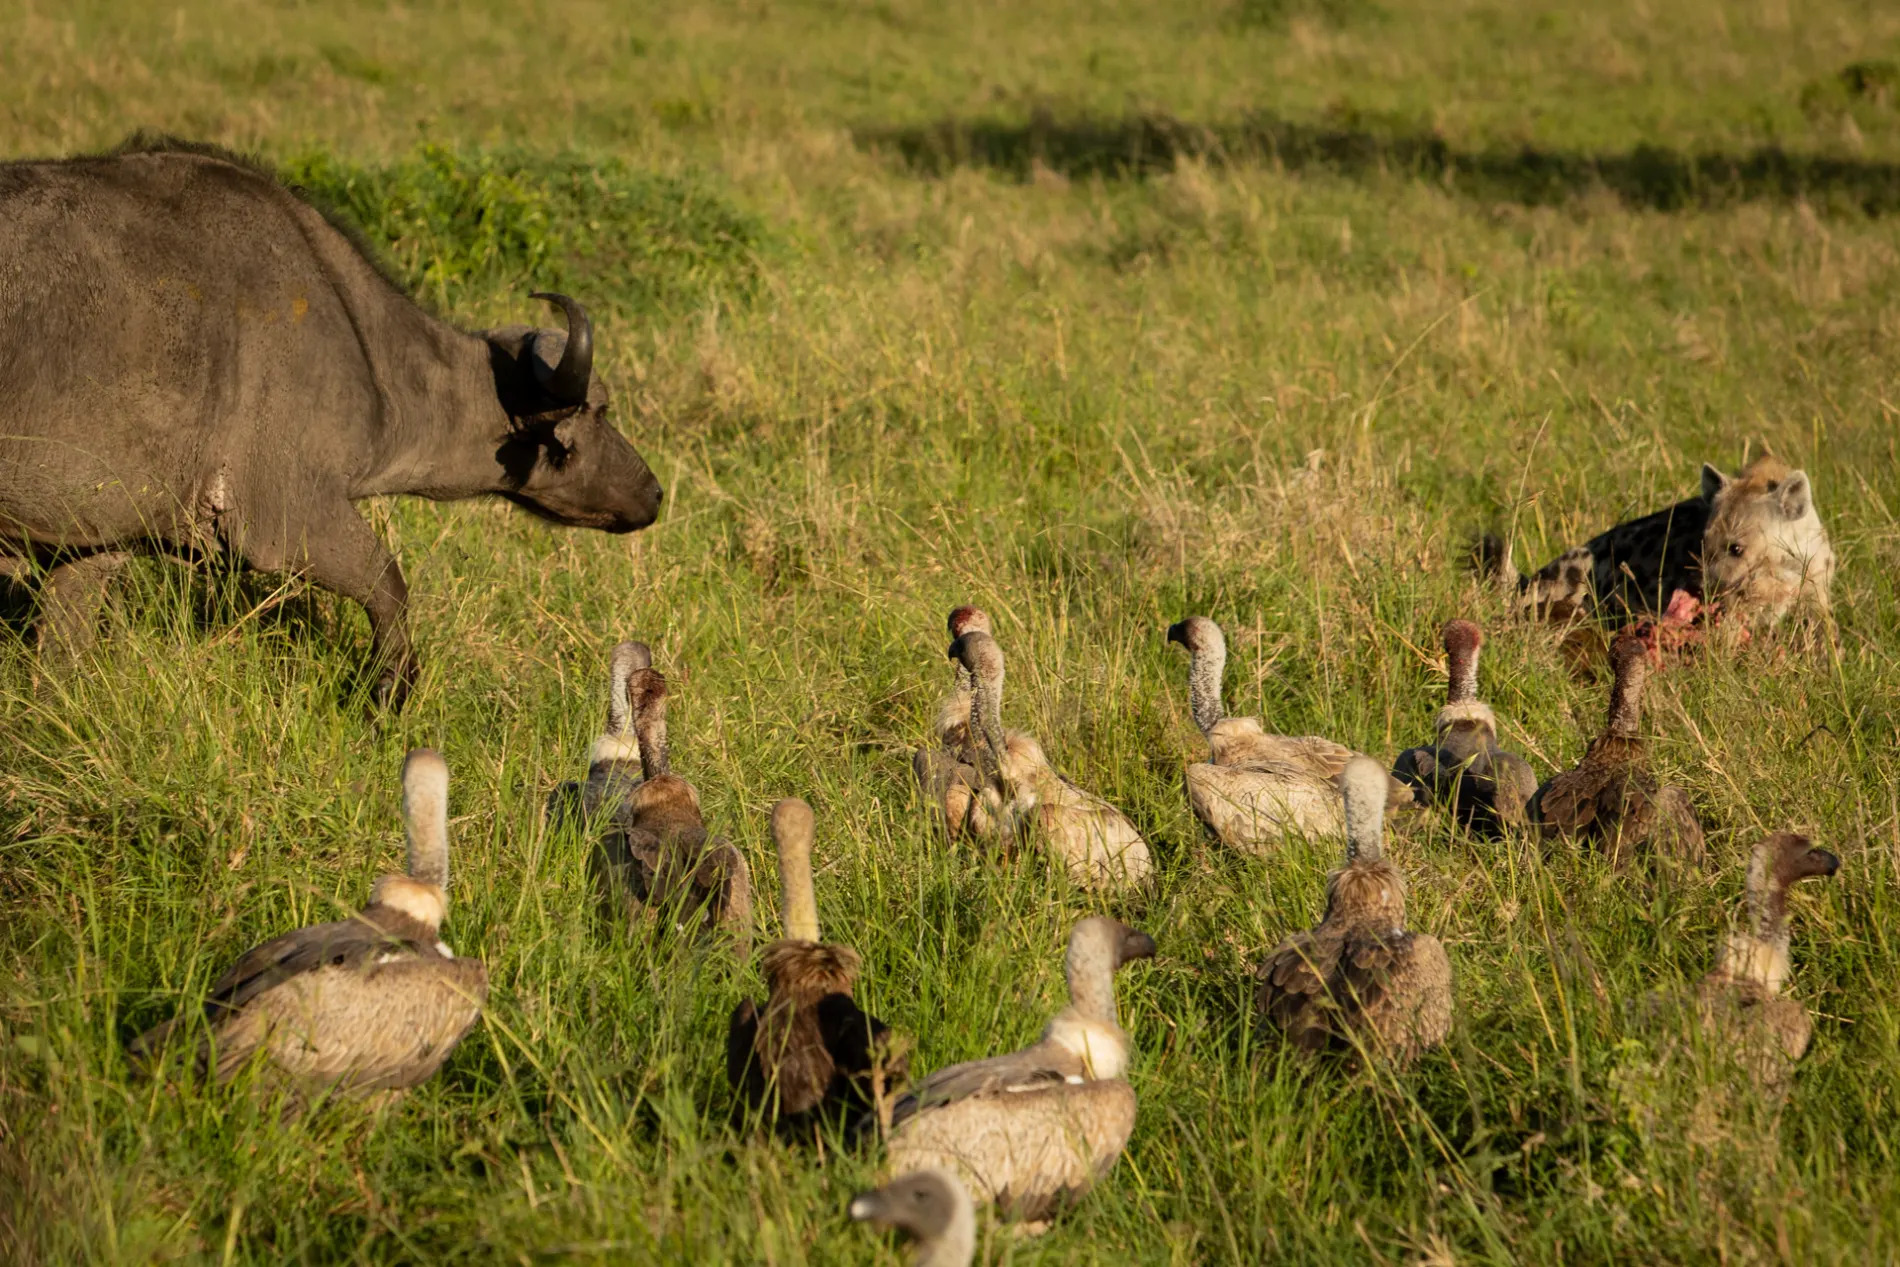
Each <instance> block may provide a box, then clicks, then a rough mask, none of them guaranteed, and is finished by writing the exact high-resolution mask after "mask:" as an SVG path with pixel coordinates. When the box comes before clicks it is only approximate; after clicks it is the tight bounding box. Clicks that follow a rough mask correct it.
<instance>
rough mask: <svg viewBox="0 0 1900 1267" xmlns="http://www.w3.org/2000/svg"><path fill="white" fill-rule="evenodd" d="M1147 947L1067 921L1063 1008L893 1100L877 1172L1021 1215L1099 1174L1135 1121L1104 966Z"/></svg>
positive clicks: (1095, 922) (1121, 934)
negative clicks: (1021, 1039) (938, 1180)
mask: <svg viewBox="0 0 1900 1267" xmlns="http://www.w3.org/2000/svg"><path fill="white" fill-rule="evenodd" d="M978 680H979V681H981V677H980V675H979V678H978ZM1154 951H1155V943H1154V939H1153V938H1152V937H1150V936H1148V935H1147V934H1146V933H1142V932H1137V931H1136V930H1135V929H1132V928H1130V927H1128V926H1127V925H1126V924H1123V923H1121V922H1119V921H1117V920H1113V919H1108V918H1106V917H1103V916H1094V917H1091V918H1089V919H1085V920H1083V921H1081V922H1080V923H1079V924H1077V925H1076V926H1075V929H1074V931H1073V932H1072V933H1071V934H1070V935H1069V951H1068V957H1067V960H1066V961H1065V964H1064V968H1065V975H1066V976H1067V978H1068V985H1069V1006H1068V1007H1066V1008H1064V1009H1063V1010H1062V1011H1061V1012H1059V1013H1057V1014H1056V1016H1055V1018H1054V1019H1053V1020H1051V1021H1050V1022H1049V1025H1048V1027H1047V1028H1046V1029H1044V1030H1043V1033H1042V1039H1041V1041H1039V1042H1037V1043H1036V1044H1035V1045H1034V1046H1032V1047H1027V1048H1024V1049H1023V1050H1021V1051H1018V1052H1013V1053H1011V1054H1009V1055H1007V1056H995V1057H991V1058H990V1059H988V1060H973V1061H969V1062H967V1063H964V1064H960V1065H951V1066H950V1067H948V1068H946V1069H939V1070H938V1071H937V1072H935V1073H933V1074H931V1075H930V1076H929V1077H928V1078H926V1079H924V1080H923V1082H922V1083H920V1084H919V1085H918V1087H917V1088H916V1090H915V1091H913V1092H912V1093H911V1094H909V1095H907V1096H905V1097H904V1098H903V1099H902V1100H900V1101H898V1103H897V1108H896V1111H895V1112H894V1113H893V1114H892V1129H891V1140H890V1152H889V1162H888V1168H889V1171H890V1172H891V1173H898V1174H901V1173H903V1172H905V1171H910V1170H923V1169H929V1168H933V1167H935V1168H941V1169H944V1170H948V1171H951V1172H952V1173H953V1174H955V1175H957V1176H958V1177H959V1178H961V1179H962V1180H963V1182H964V1184H965V1185H966V1186H967V1187H968V1188H969V1191H970V1194H971V1195H972V1196H973V1197H974V1198H976V1199H977V1200H979V1201H986V1202H994V1203H995V1204H996V1206H997V1208H998V1209H1000V1210H1001V1211H1003V1212H1004V1213H1005V1214H1007V1215H1010V1216H1012V1217H1015V1218H1018V1219H1023V1220H1026V1221H1030V1222H1040V1221H1043V1220H1046V1219H1047V1218H1049V1217H1050V1216H1051V1215H1052V1214H1053V1213H1054V1212H1055V1211H1056V1209H1057V1208H1058V1207H1060V1206H1061V1205H1063V1204H1064V1203H1066V1202H1068V1201H1069V1200H1072V1199H1073V1198H1074V1197H1075V1196H1077V1195H1079V1194H1080V1193H1082V1192H1083V1191H1085V1190H1086V1189H1087V1188H1088V1187H1089V1186H1090V1185H1091V1184H1093V1183H1094V1182H1095V1181H1096V1180H1097V1179H1099V1178H1100V1177H1101V1176H1102V1175H1104V1174H1106V1173H1107V1172H1108V1170H1109V1168H1110V1167H1112V1166H1113V1165H1114V1164H1115V1161H1116V1159H1117V1158H1118V1157H1120V1156H1121V1153H1122V1149H1123V1147H1124V1146H1126V1144H1127V1143H1128V1136H1129V1134H1130V1133H1131V1132H1132V1131H1133V1130H1134V1125H1135V1092H1134V1089H1133V1088H1132V1087H1130V1086H1129V1085H1128V1079H1127V1073H1128V1054H1129V1043H1128V1035H1127V1033H1126V1032H1125V1031H1124V1030H1123V1029H1122V1027H1121V1025H1120V1023H1119V1021H1118V1019H1117V1017H1116V1013H1115V973H1116V970H1117V969H1119V968H1120V967H1121V966H1122V965H1123V964H1125V963H1129V962H1132V961H1133V960H1136V959H1147V958H1149V957H1151V956H1152V955H1153V954H1154Z"/></svg>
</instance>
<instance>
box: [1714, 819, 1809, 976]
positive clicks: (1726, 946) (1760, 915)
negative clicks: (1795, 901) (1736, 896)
mask: <svg viewBox="0 0 1900 1267" xmlns="http://www.w3.org/2000/svg"><path fill="white" fill-rule="evenodd" d="M1773 868H1774V855H1773V853H1772V852H1771V851H1770V850H1767V849H1757V850H1756V851H1755V853H1754V856H1753V857H1751V858H1750V859H1749V861H1748V899H1747V910H1748V931H1747V932H1745V933H1731V934H1729V936H1728V937H1727V938H1726V939H1725V940H1724V941H1723V943H1722V953H1721V956H1720V959H1719V962H1718V963H1717V966H1716V971H1718V972H1720V973H1721V974H1722V975H1724V976H1726V977H1731V978H1733V979H1734V980H1737V981H1753V982H1755V983H1756V984H1757V985H1760V986H1761V987H1762V988H1764V989H1765V990H1767V991H1768V993H1769V994H1779V993H1780V992H1781V987H1782V985H1783V984H1784V983H1785V982H1786V981H1787V980H1788V974H1789V972H1790V971H1791V968H1790V965H1789V962H1788V890H1787V887H1786V886H1785V885H1783V884H1782V883H1781V881H1780V880H1778V879H1776V878H1775V875H1774V869H1773Z"/></svg>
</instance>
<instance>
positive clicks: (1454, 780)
mask: <svg viewBox="0 0 1900 1267" xmlns="http://www.w3.org/2000/svg"><path fill="white" fill-rule="evenodd" d="M1443 636H1444V642H1445V665H1446V671H1447V674H1448V676H1449V678H1450V684H1449V686H1448V687H1447V689H1446V697H1445V706H1444V707H1443V708H1441V709H1439V710H1438V716H1437V717H1436V718H1434V719H1433V721H1432V732H1433V742H1432V743H1431V744H1430V745H1428V746H1426V747H1422V748H1408V749H1407V750H1406V751H1404V752H1401V753H1400V754H1399V759H1398V762H1397V763H1396V764H1395V765H1394V766H1393V767H1392V773H1393V775H1394V776H1396V777H1397V778H1398V779H1399V780H1400V781H1401V782H1404V783H1408V784H1410V785H1411V786H1413V787H1415V788H1417V789H1418V790H1419V791H1420V792H1422V793H1424V795H1425V796H1427V797H1429V798H1431V799H1432V800H1433V801H1436V802H1441V803H1442V802H1449V803H1450V804H1451V807H1452V810H1453V812H1454V813H1456V814H1457V815H1458V819H1459V821H1460V822H1462V823H1464V824H1466V825H1467V826H1469V827H1472V828H1475V829H1477V830H1480V831H1496V830H1499V829H1500V828H1504V827H1517V826H1521V825H1523V823H1524V822H1525V821H1526V817H1527V810H1526V806H1527V805H1528V804H1529V802H1530V799H1531V797H1532V796H1534V795H1535V794H1536V792H1537V776H1536V775H1535V774H1534V773H1532V772H1531V766H1530V762H1528V761H1526V760H1524V758H1522V757H1520V756H1518V755H1517V754H1516V753H1511V752H1506V751H1505V750H1504V749H1503V748H1502V747H1500V746H1499V744H1498V719H1497V714H1495V713H1493V712H1492V711H1491V706H1490V705H1489V704H1486V703H1485V702H1484V701H1482V700H1480V699H1479V698H1478V649H1479V648H1480V647H1482V646H1483V645H1484V631H1483V630H1481V629H1479V628H1478V626H1477V625H1475V624H1473V623H1472V622H1471V621H1469V620H1453V621H1449V622H1447V623H1446V625H1445V631H1444V635H1443Z"/></svg>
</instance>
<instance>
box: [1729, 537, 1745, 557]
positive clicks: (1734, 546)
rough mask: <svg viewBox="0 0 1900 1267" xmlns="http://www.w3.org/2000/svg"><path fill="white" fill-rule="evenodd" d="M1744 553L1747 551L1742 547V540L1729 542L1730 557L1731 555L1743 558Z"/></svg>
mask: <svg viewBox="0 0 1900 1267" xmlns="http://www.w3.org/2000/svg"><path fill="white" fill-rule="evenodd" d="M1744 553H1745V551H1744V550H1743V549H1742V543H1741V542H1739V541H1731V542H1729V543H1728V557H1729V558H1731V559H1739V558H1741V557H1742V555H1743V554H1744Z"/></svg>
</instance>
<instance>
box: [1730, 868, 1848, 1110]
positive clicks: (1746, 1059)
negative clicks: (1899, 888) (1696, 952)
mask: <svg viewBox="0 0 1900 1267" xmlns="http://www.w3.org/2000/svg"><path fill="white" fill-rule="evenodd" d="M1840 869H1841V860H1840V859H1839V858H1838V857H1836V856H1835V855H1834V854H1831V853H1829V852H1828V851H1827V850H1825V849H1817V848H1815V847H1814V845H1813V843H1812V842H1810V841H1809V840H1808V838H1807V837H1805V836H1798V835H1796V834H1795V833H1793V832H1787V831H1778V832H1775V833H1774V834H1773V835H1770V836H1768V837H1767V838H1766V839H1764V840H1762V841H1760V842H1759V843H1757V844H1756V846H1755V848H1754V850H1753V852H1752V853H1751V854H1750V857H1749V865H1748V890H1747V899H1746V906H1745V913H1746V916H1747V921H1748V927H1747V930H1746V931H1745V932H1738V933H1730V934H1729V935H1728V937H1727V938H1726V939H1725V940H1724V941H1723V943H1722V947H1721V950H1720V952H1719V953H1718V954H1717V956H1716V961H1715V970H1714V971H1713V972H1711V973H1709V974H1708V975H1707V976H1706V977H1704V978H1703V979H1702V982H1701V984H1700V985H1699V986H1698V987H1697V988H1696V1012H1697V1016H1698V1019H1699V1020H1700V1022H1701V1024H1702V1027H1703V1030H1704V1032H1705V1033H1706V1034H1707V1035H1708V1036H1709V1037H1710V1038H1711V1040H1713V1041H1714V1042H1716V1043H1717V1044H1719V1045H1721V1046H1722V1047H1724V1048H1726V1049H1727V1050H1728V1051H1729V1052H1730V1053H1731V1054H1732V1055H1733V1056H1734V1058H1735V1061H1736V1063H1737V1064H1738V1065H1740V1067H1741V1068H1742V1069H1743V1070H1744V1071H1745V1072H1747V1074H1748V1075H1749V1076H1750V1077H1751V1078H1753V1079H1754V1080H1755V1082H1756V1083H1757V1085H1759V1086H1760V1087H1761V1088H1762V1089H1763V1090H1765V1091H1768V1092H1771V1093H1775V1094H1779V1093H1781V1092H1783V1091H1785V1090H1786V1089H1787V1086H1788V1083H1789V1081H1790V1079H1791V1078H1792V1077H1793V1075H1794V1065H1795V1062H1796V1061H1798V1060H1800V1059H1801V1057H1802V1056H1803V1055H1804V1054H1806V1052H1807V1050H1808V1042H1809V1039H1810V1038H1811V1036H1812V1035H1813V1032H1814V1024H1813V1022H1812V1021H1810V1020H1809V1019H1808V1011H1807V1009H1806V1008H1805V1007H1803V1006H1802V1005H1801V1002H1800V1000H1798V999H1791V998H1789V997H1788V996H1787V995H1785V994H1783V993H1782V992H1781V987H1782V986H1783V985H1784V984H1785V983H1786V982H1787V980H1788V976H1789V973H1790V965H1789V960H1788V890H1789V888H1790V887H1792V886H1793V885H1795V884H1796V883H1798V882H1800V881H1802V880H1806V879H1809V878H1810V877H1818V876H1831V875H1833V874H1834V873H1835V872H1837V871H1839V870H1840Z"/></svg>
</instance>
